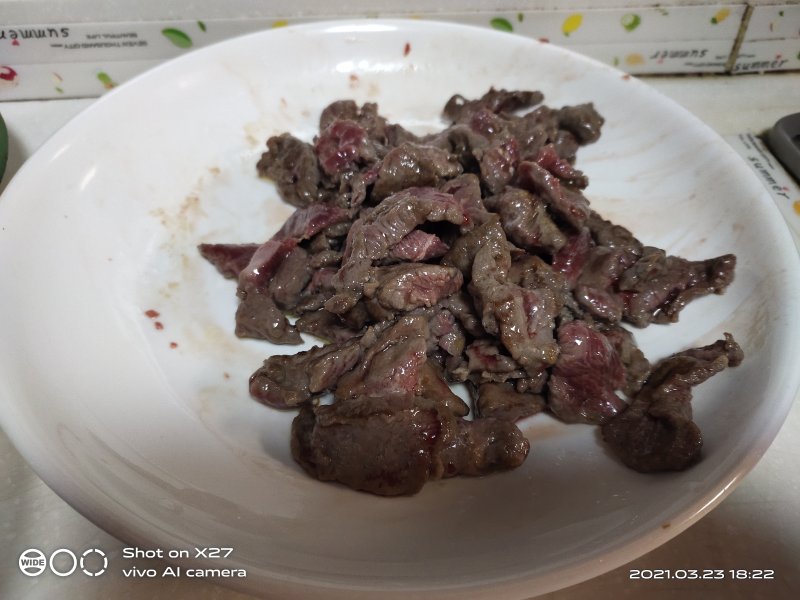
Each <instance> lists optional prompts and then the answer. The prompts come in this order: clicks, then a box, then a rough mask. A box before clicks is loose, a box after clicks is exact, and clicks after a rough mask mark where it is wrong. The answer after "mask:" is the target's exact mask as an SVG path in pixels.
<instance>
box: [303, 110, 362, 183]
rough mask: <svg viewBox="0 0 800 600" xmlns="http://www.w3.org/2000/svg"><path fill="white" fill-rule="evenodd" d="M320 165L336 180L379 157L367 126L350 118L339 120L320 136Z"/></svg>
mask: <svg viewBox="0 0 800 600" xmlns="http://www.w3.org/2000/svg"><path fill="white" fill-rule="evenodd" d="M314 151H315V152H316V153H317V158H318V160H319V165H320V167H321V168H322V170H323V171H325V173H326V174H327V175H329V176H331V177H332V178H333V180H334V181H336V180H338V178H339V177H340V176H341V175H342V174H343V173H345V172H351V171H353V170H356V169H358V168H359V167H360V166H365V165H370V164H373V163H375V162H376V161H377V160H378V155H377V152H376V151H375V148H374V146H373V145H372V143H371V142H370V140H369V138H368V137H367V132H366V130H365V129H364V128H363V127H360V126H359V125H358V124H357V123H355V122H353V121H350V120H349V119H337V120H335V121H333V122H332V123H331V124H330V125H328V126H327V127H326V128H325V129H324V130H323V131H322V132H321V133H320V135H319V137H318V138H317V140H316V144H315V145H314Z"/></svg>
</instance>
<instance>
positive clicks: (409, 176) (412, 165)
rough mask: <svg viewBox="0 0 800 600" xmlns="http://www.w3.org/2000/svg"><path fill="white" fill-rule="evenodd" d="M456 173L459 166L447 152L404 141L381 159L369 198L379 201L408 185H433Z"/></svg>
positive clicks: (457, 173) (458, 170)
mask: <svg viewBox="0 0 800 600" xmlns="http://www.w3.org/2000/svg"><path fill="white" fill-rule="evenodd" d="M460 174H461V165H459V164H458V161H457V160H456V158H455V157H454V156H453V155H452V154H450V153H449V152H446V151H444V150H440V149H439V148H434V147H432V146H420V145H418V144H412V143H410V142H407V143H404V144H402V145H400V146H398V147H397V148H393V149H392V150H390V151H389V153H388V154H387V155H386V156H385V157H384V158H383V162H382V163H381V166H380V169H379V170H378V178H377V180H376V181H375V187H374V188H373V189H372V197H373V198H375V199H376V200H382V199H384V198H386V197H387V196H390V195H392V194H394V193H395V192H400V191H402V190H405V189H406V188H410V187H435V186H437V185H439V184H440V183H442V181H444V180H445V179H451V178H453V177H456V176H457V175H460Z"/></svg>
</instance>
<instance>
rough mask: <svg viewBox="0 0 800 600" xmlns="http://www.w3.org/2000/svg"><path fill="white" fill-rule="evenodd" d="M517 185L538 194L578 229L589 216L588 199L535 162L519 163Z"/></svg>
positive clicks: (551, 208)
mask: <svg viewBox="0 0 800 600" xmlns="http://www.w3.org/2000/svg"><path fill="white" fill-rule="evenodd" d="M519 186H520V187H521V188H524V189H526V190H529V191H531V192H533V193H535V194H537V195H539V196H540V197H541V198H542V199H543V200H544V201H545V202H547V206H548V207H549V208H550V210H551V211H553V212H554V213H555V214H556V215H558V216H559V217H561V218H562V219H564V220H565V221H566V222H567V223H569V224H570V225H572V226H573V227H575V228H576V229H580V228H581V227H583V225H584V223H585V222H586V220H587V219H588V218H589V212H590V209H589V201H588V200H587V199H586V197H585V196H584V195H583V194H581V193H580V191H579V190H577V189H574V188H572V187H570V186H568V185H565V184H563V183H562V182H561V180H560V179H559V178H558V177H557V176H556V175H554V174H553V173H551V172H550V171H548V170H547V169H545V168H544V167H541V166H540V165H538V164H536V163H535V162H531V161H528V160H526V161H522V162H521V163H520V164H519Z"/></svg>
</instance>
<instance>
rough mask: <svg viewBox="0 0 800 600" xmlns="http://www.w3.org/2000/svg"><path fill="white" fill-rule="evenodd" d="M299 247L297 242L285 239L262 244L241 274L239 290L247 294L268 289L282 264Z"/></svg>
mask: <svg viewBox="0 0 800 600" xmlns="http://www.w3.org/2000/svg"><path fill="white" fill-rule="evenodd" d="M296 247H297V240H296V239H294V238H285V239H282V240H268V241H266V242H264V243H263V244H261V245H260V246H259V247H258V248H257V249H256V251H255V252H254V253H253V255H252V256H251V257H250V261H249V262H248V263H247V266H246V267H245V268H244V269H242V270H241V271H240V272H239V289H240V290H244V291H245V292H247V291H250V290H253V289H257V288H264V287H266V286H267V285H268V284H269V282H270V280H271V279H272V276H273V275H275V273H276V272H277V271H278V267H280V265H281V263H282V262H283V261H284V259H285V258H286V257H287V256H288V255H289V253H291V252H292V250H294V249H295V248H296Z"/></svg>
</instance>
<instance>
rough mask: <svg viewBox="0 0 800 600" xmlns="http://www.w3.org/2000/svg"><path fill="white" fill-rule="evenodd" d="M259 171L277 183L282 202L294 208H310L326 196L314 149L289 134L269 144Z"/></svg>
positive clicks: (269, 141)
mask: <svg viewBox="0 0 800 600" xmlns="http://www.w3.org/2000/svg"><path fill="white" fill-rule="evenodd" d="M256 168H257V170H258V173H259V174H260V175H262V176H264V177H269V178H270V179H272V180H273V181H274V182H275V185H276V186H277V188H278V192H279V193H280V195H281V198H283V199H284V200H285V201H286V202H288V203H289V204H291V205H293V206H300V207H303V206H308V205H309V204H312V203H313V202H318V201H319V200H320V199H321V198H322V197H323V196H324V194H323V193H322V187H323V186H322V173H321V172H320V169H319V163H318V162H317V155H316V153H315V152H314V148H313V147H312V146H311V144H307V143H305V142H303V141H301V140H299V139H297V138H296V137H294V136H292V135H289V134H288V133H284V134H282V135H279V136H275V137H271V138H269V140H267V151H266V152H265V153H264V154H262V155H261V160H259V161H258V164H257V165H256Z"/></svg>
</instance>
